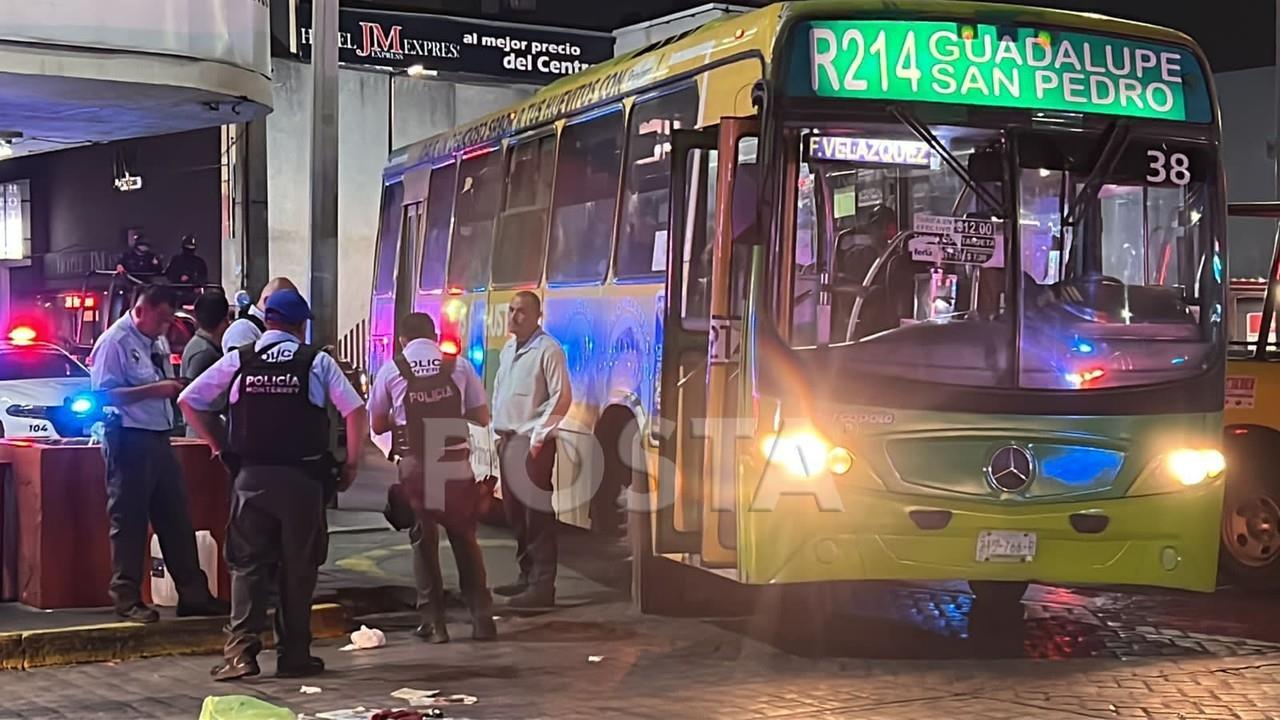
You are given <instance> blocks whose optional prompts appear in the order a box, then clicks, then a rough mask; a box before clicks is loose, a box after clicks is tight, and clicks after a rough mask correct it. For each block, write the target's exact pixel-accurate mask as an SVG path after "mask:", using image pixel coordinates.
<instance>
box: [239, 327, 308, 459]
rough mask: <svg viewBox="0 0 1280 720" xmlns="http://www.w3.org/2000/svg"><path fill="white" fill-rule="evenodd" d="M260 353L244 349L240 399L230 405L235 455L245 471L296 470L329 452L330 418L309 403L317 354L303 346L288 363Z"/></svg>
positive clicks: (264, 351)
mask: <svg viewBox="0 0 1280 720" xmlns="http://www.w3.org/2000/svg"><path fill="white" fill-rule="evenodd" d="M282 344H283V343H273V344H271V345H268V346H266V347H264V348H263V349H262V350H255V349H254V348H253V346H252V345H247V346H245V347H242V348H240V349H239V350H238V351H237V352H239V353H240V372H239V374H238V376H237V378H236V380H235V381H234V383H235V384H237V386H238V393H239V394H238V397H237V398H236V401H235V402H234V403H232V404H231V410H230V413H229V416H230V418H229V419H230V432H229V434H230V444H231V450H232V452H234V453H235V454H236V455H238V456H239V457H240V460H241V462H242V463H243V464H244V465H294V464H297V463H300V462H302V461H304V460H312V459H315V458H317V457H320V456H322V455H324V454H325V453H326V452H328V450H329V413H328V412H326V411H325V409H324V408H322V407H317V406H316V405H315V404H313V403H312V402H311V400H310V389H311V365H312V364H313V363H314V362H315V359H316V355H318V354H319V353H320V350H319V348H314V347H311V346H309V345H304V344H299V345H298V348H297V350H295V351H294V353H293V357H292V358H290V359H289V360H286V361H284V362H267V361H266V360H265V359H264V358H265V356H267V355H268V354H269V353H271V352H272V351H273V350H275V349H276V348H277V347H278V346H280V345H282Z"/></svg>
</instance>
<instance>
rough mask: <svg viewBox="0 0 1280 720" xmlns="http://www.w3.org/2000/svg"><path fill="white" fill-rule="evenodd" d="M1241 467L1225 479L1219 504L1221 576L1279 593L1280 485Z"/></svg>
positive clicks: (1247, 468)
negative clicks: (1220, 513) (1222, 496)
mask: <svg viewBox="0 0 1280 720" xmlns="http://www.w3.org/2000/svg"><path fill="white" fill-rule="evenodd" d="M1252 467H1256V465H1254V464H1252V463H1251V464H1247V465H1244V466H1243V467H1242V468H1241V469H1240V470H1235V471H1234V472H1232V473H1231V474H1230V475H1229V476H1228V477H1227V487H1226V494H1225V497H1224V498H1223V503H1222V552H1221V555H1220V558H1221V564H1222V570H1223V573H1224V574H1225V575H1227V576H1229V577H1230V578H1231V579H1232V580H1234V581H1235V582H1236V583H1237V584H1239V585H1241V586H1243V587H1245V588H1248V589H1251V590H1268V591H1269V590H1277V589H1280V483H1276V482H1268V481H1267V480H1265V479H1264V478H1262V477H1259V476H1258V475H1257V474H1256V470H1255V471H1253V472H1250V468H1252Z"/></svg>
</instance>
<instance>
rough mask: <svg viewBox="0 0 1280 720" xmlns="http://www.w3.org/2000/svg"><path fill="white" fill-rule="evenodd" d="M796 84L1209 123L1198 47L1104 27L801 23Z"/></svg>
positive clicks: (854, 95) (794, 87)
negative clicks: (1107, 31) (1126, 35)
mask: <svg viewBox="0 0 1280 720" xmlns="http://www.w3.org/2000/svg"><path fill="white" fill-rule="evenodd" d="M796 33H797V34H796V35H794V36H792V43H793V47H794V51H793V55H792V57H791V66H790V71H789V75H788V83H789V91H790V92H792V93H794V94H799V95H810V96H816V97H830V98H851V99H867V100H904V101H917V102H938V103H954V104H964V105H980V106H986V107H998V108H1015V109H1028V110H1044V111H1056V112H1074V113H1096V114H1104V115H1121V116H1129V117H1135V118H1153V119H1160V120H1175V121H1190V122H1209V121H1210V120H1212V113H1211V110H1210V106H1209V101H1208V93H1207V88H1206V84H1205V80H1204V74H1203V71H1202V70H1201V67H1200V64H1199V62H1198V61H1197V60H1196V58H1195V56H1194V55H1193V54H1192V53H1191V51H1190V50H1188V49H1186V48H1183V47H1179V46H1173V45H1160V44H1156V43H1151V42H1145V41H1137V40H1128V39H1122V38H1117V37H1110V36H1104V35H1092V34H1086V33H1079V32H1067V31H1058V30H1045V29H1037V28H1028V27H1018V28H1010V27H999V28H997V26H995V25H984V24H979V23H973V24H966V23H955V22H934V21H929V22H914V21H909V20H818V21H811V22H806V23H800V24H799V25H798V27H797V30H796Z"/></svg>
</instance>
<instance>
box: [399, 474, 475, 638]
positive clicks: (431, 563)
mask: <svg viewBox="0 0 1280 720" xmlns="http://www.w3.org/2000/svg"><path fill="white" fill-rule="evenodd" d="M465 457H466V455H465V453H464V454H462V455H461V456H460V459H458V460H456V462H462V461H465ZM399 475H400V482H401V484H403V485H404V486H405V495H406V496H407V497H408V498H409V503H410V505H411V506H413V509H414V515H415V516H417V519H418V522H417V524H416V525H414V527H413V529H412V530H411V531H410V533H409V536H410V539H411V541H412V542H413V576H414V580H415V582H416V584H417V586H418V610H420V611H421V612H422V613H423V616H424V617H426V616H427V615H428V613H429V614H430V616H431V617H432V618H433V619H437V620H443V619H444V611H445V607H444V574H443V572H442V570H441V569H440V529H441V528H444V531H445V533H446V534H447V535H448V537H449V547H450V548H451V549H452V550H453V559H454V562H455V563H457V565H458V584H459V586H460V589H461V591H462V597H463V600H464V601H466V603H467V608H468V609H469V610H470V611H471V616H472V617H473V618H477V617H481V616H483V615H486V614H489V613H490V612H491V611H492V608H493V597H492V596H491V595H490V594H489V579H488V575H487V574H486V573H485V569H484V553H483V552H482V551H481V550H480V542H479V541H478V540H477V539H476V522H477V518H476V502H477V500H478V493H477V488H476V483H475V478H474V477H472V478H458V479H451V480H448V481H447V482H445V481H439V480H437V479H435V478H432V477H431V473H430V468H425V469H424V468H423V466H422V464H421V462H419V461H418V460H417V459H415V458H404V459H402V460H401V461H400V466H399ZM431 482H443V484H444V487H443V488H441V489H442V490H443V500H444V503H443V507H439V503H438V502H436V500H438V499H439V498H440V493H425V492H423V491H422V490H421V489H419V487H421V486H422V484H423V483H431ZM415 484H417V485H418V486H419V487H414V485H415Z"/></svg>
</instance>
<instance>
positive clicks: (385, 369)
mask: <svg viewBox="0 0 1280 720" xmlns="http://www.w3.org/2000/svg"><path fill="white" fill-rule="evenodd" d="M400 343H401V346H402V349H401V351H400V352H399V353H397V354H396V356H395V361H394V362H391V363H387V364H385V365H383V366H382V367H381V368H379V370H378V374H377V376H376V377H375V378H374V382H373V386H372V388H371V390H370V393H369V418H370V422H371V424H372V426H373V431H374V432H375V433H377V434H379V435H381V434H383V433H387V432H391V433H393V436H394V438H395V454H396V455H397V456H398V458H399V463H400V464H399V476H400V488H399V489H400V490H402V491H403V493H404V496H405V497H406V498H407V500H408V504H409V506H410V507H411V508H413V512H414V514H415V515H416V516H417V526H416V527H415V528H414V536H415V537H414V543H413V546H414V552H415V558H414V560H415V562H414V575H415V576H416V580H417V582H418V589H419V593H418V596H419V610H420V611H421V613H422V625H421V626H419V627H418V629H417V631H416V632H415V634H416V635H418V637H420V638H422V639H423V640H426V641H427V642H432V643H446V642H449V631H448V628H447V627H446V624H445V608H444V578H443V576H442V573H441V570H440V540H439V537H440V535H439V529H438V528H439V527H443V528H444V529H445V532H446V533H448V535H449V545H450V546H451V547H452V548H453V557H454V560H455V561H456V562H457V564H458V580H459V584H460V585H461V590H462V595H463V597H464V599H465V600H466V602H467V606H468V608H469V609H470V611H471V625H472V631H471V636H472V637H473V638H474V639H476V640H493V639H495V638H496V637H497V635H498V630H497V627H496V626H495V625H494V622H493V598H492V596H491V595H490V594H489V587H488V579H487V576H486V574H485V570H484V555H483V554H482V553H481V550H480V544H479V542H477V541H476V520H477V517H476V516H477V506H478V503H479V501H480V500H481V498H482V495H483V493H484V492H485V491H484V490H483V489H482V488H483V486H481V485H477V483H476V479H475V475H474V474H473V473H472V471H471V464H470V450H469V445H468V435H469V432H468V429H467V423H468V422H471V423H474V424H476V425H480V426H482V427H483V426H486V425H488V424H489V402H488V399H487V398H486V396H485V392H484V385H483V384H481V382H480V378H479V376H478V375H476V371H475V369H473V368H472V367H471V365H470V364H469V363H467V362H465V361H464V362H459V361H458V357H457V352H458V348H457V345H456V343H452V342H448V341H447V342H446V343H443V345H445V347H443V348H442V347H441V345H442V344H438V343H437V342H436V327H435V323H434V322H433V321H432V320H431V316H430V315H425V314H423V313H412V314H410V315H407V316H406V317H405V318H404V319H403V320H402V321H401V324H400ZM450 346H452V347H450Z"/></svg>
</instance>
